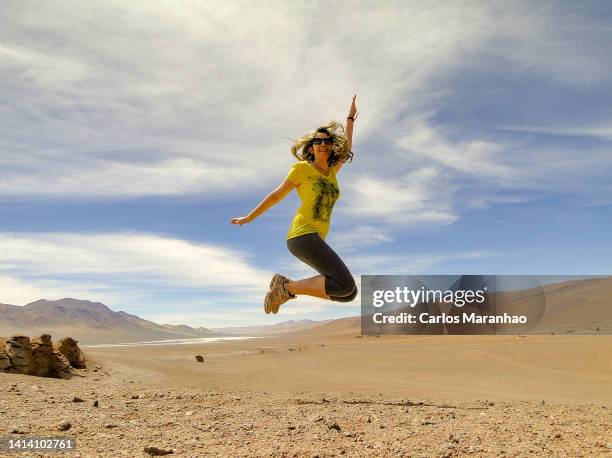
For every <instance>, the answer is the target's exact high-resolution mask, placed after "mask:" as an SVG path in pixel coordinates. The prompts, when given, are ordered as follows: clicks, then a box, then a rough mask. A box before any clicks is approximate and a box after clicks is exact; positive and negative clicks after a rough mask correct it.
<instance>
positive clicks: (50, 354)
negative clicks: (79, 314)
mask: <svg viewBox="0 0 612 458" xmlns="http://www.w3.org/2000/svg"><path fill="white" fill-rule="evenodd" d="M71 359H72V360H73V361H74V362H75V364H76V366H73V365H71ZM85 367H86V366H85V356H84V355H83V353H82V352H81V350H80V348H79V347H78V345H77V341H76V340H74V339H72V338H69V337H68V338H64V339H62V340H60V344H59V345H58V349H57V350H55V349H54V348H53V342H52V341H51V336H50V335H49V334H42V335H40V336H39V337H35V338H34V339H32V340H31V341H30V338H29V337H28V336H24V335H13V336H12V337H11V338H10V339H8V340H7V341H6V342H5V344H4V352H2V349H0V370H2V371H4V372H11V373H17V374H26V375H36V376H39V377H55V378H70V375H71V370H72V369H73V368H79V369H80V368H85Z"/></svg>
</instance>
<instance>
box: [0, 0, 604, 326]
mask: <svg viewBox="0 0 612 458" xmlns="http://www.w3.org/2000/svg"><path fill="white" fill-rule="evenodd" d="M611 43H612V6H611V5H610V3H609V2H607V1H599V2H587V1H583V2H572V1H555V2H551V1H541V2H520V1H513V2H489V1H483V2H479V1H448V2H426V1H416V2H406V1H398V2H391V1H388V2H340V1H338V2H334V1H331V2H329V1H327V2H311V1H308V2H303V3H300V2H282V1H278V2H276V1H271V0H269V1H264V2H259V4H256V3H254V2H250V1H249V2H246V1H245V2H236V1H228V2H221V3H220V2H201V1H183V2H175V1H156V2H148V1H130V2H125V1H111V0H100V1H97V2H78V1H59V0H56V1H53V2H47V1H34V0H26V1H24V0H15V1H11V0H8V1H7V0H5V1H3V2H2V8H1V9H0V97H1V100H2V103H1V104H0V120H1V122H0V302H1V303H9V304H16V305H24V304H26V303H29V302H32V301H34V300H37V299H41V298H46V299H60V298H63V297H75V298H79V299H89V300H96V301H101V302H104V303H105V304H107V305H108V306H109V307H111V308H112V309H114V310H125V311H127V312H129V313H134V314H137V315H139V316H141V317H144V318H146V319H150V320H153V321H156V322H159V323H172V324H189V325H192V326H210V327H214V326H225V325H248V324H264V323H276V322H280V321H284V320H287V319H303V318H309V319H327V318H337V317H342V316H348V315H356V314H358V313H359V304H360V302H359V298H357V299H356V300H355V302H353V303H349V304H346V303H336V302H326V301H323V300H319V299H315V298H307V297H306V298H302V297H300V298H299V299H298V300H295V301H291V302H290V303H289V304H288V305H287V306H286V307H282V308H281V313H279V314H278V315H275V316H267V315H265V313H264V312H263V298H264V295H265V292H266V290H267V286H268V282H269V279H270V277H271V276H272V275H273V274H274V272H280V273H283V274H285V275H287V276H289V277H291V278H295V279H297V278H305V277H309V276H312V275H314V274H315V272H314V271H312V270H311V269H310V268H309V267H307V266H305V265H303V264H302V263H301V262H300V261H298V260H297V259H295V258H293V256H292V255H291V254H290V253H289V252H288V251H287V248H286V245H285V234H286V233H287V230H288V228H289V225H290V223H291V219H292V216H293V213H294V212H295V209H296V208H297V205H298V199H297V196H296V195H295V193H293V194H291V195H290V196H288V197H287V198H286V199H285V200H284V201H282V202H281V203H280V204H278V205H277V206H275V207H273V208H272V209H271V210H269V211H268V212H267V213H265V214H263V215H262V216H260V217H259V218H258V219H257V220H255V221H254V222H252V223H251V224H247V225H244V226H234V225H231V224H230V223H229V220H230V219H231V218H232V217H237V216H244V215H246V214H247V213H248V212H249V211H250V210H251V209H252V208H254V207H255V206H256V205H257V204H258V203H259V201H260V200H261V199H262V198H263V197H265V196H266V195H267V194H268V193H269V192H270V191H271V190H272V189H274V188H275V187H276V186H277V185H278V184H280V183H281V182H282V180H283V178H284V177H285V175H286V173H287V171H288V169H289V168H290V166H291V164H292V163H293V161H294V159H293V157H292V156H291V154H290V152H289V147H290V145H291V142H290V140H288V138H296V137H299V136H301V135H302V134H303V133H305V132H307V131H309V130H312V129H313V128H315V127H317V126H318V125H320V124H323V123H326V122H328V121H330V120H332V119H336V120H340V121H343V120H344V118H345V116H346V113H347V110H348V107H349V104H350V100H351V97H352V95H353V94H355V93H356V94H357V105H358V110H359V117H358V119H357V122H356V124H355V133H354V145H353V150H354V152H355V157H354V161H353V163H351V164H348V165H347V166H345V167H344V168H343V169H342V171H341V172H340V174H339V181H340V186H341V189H342V197H341V199H340V200H339V201H338V203H337V204H336V207H335V210H334V216H333V220H332V226H331V230H330V234H329V235H328V237H327V241H328V242H329V243H330V245H331V246H332V247H333V248H334V249H335V250H336V251H337V252H338V254H340V256H341V257H342V258H343V259H344V260H345V262H346V264H347V265H348V266H349V268H350V269H351V271H352V272H353V274H354V275H355V277H356V278H357V279H358V278H359V276H360V275H362V274H413V273H420V274H549V275H553V274H554V275H562V274H573V275H583V274H609V273H610V272H611V270H612V269H611V267H612V261H611V260H612V244H611V242H612V236H611V235H610V234H611V231H610V226H611V225H612V211H611V210H612V180H611V178H612V148H611V145H612V114H611V111H610V106H612V79H611V78H610V74H612V59H610V45H611Z"/></svg>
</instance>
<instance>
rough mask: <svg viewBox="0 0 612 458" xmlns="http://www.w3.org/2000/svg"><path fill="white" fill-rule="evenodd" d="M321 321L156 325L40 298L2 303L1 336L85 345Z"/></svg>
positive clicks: (281, 328) (101, 308)
mask: <svg viewBox="0 0 612 458" xmlns="http://www.w3.org/2000/svg"><path fill="white" fill-rule="evenodd" d="M316 324H319V322H316V321H311V320H302V321H299V322H296V321H288V322H284V323H279V324H276V325H271V326H249V327H246V328H237V327H234V328H220V329H207V328H204V327H198V328H192V327H191V326H187V325H171V324H157V323H153V322H152V321H147V320H145V319H143V318H140V317H138V316H136V315H131V314H129V313H126V312H123V311H119V312H115V311H113V310H111V309H110V308H109V307H107V306H106V305H104V304H102V303H101V302H91V301H86V300H79V299H71V298H65V299H60V300H57V301H48V300H45V299H41V300H38V301H35V302H31V303H29V304H27V305H24V306H18V305H9V304H0V336H5V337H8V336H11V335H13V334H25V335H28V336H30V337H32V336H36V335H40V334H43V333H46V334H51V335H52V336H53V338H54V339H59V338H62V337H68V336H69V337H72V338H74V339H76V340H78V341H79V343H80V344H82V345H88V344H96V343H119V342H139V341H150V340H166V339H188V338H203V337H221V336H232V335H233V336H240V335H255V334H257V335H264V334H276V333H279V332H286V331H290V330H295V329H298V328H299V329H302V328H304V327H308V326H312V325H316Z"/></svg>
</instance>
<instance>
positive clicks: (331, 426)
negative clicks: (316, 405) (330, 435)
mask: <svg viewBox="0 0 612 458" xmlns="http://www.w3.org/2000/svg"><path fill="white" fill-rule="evenodd" d="M325 424H326V425H327V427H328V428H329V429H335V430H336V431H340V429H341V428H340V425H339V424H338V423H337V422H336V421H335V420H328V421H326V422H325Z"/></svg>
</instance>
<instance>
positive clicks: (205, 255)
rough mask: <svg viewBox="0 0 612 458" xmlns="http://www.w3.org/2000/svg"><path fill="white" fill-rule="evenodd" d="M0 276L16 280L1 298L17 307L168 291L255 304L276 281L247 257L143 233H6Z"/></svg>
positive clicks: (2, 236)
mask: <svg viewBox="0 0 612 458" xmlns="http://www.w3.org/2000/svg"><path fill="white" fill-rule="evenodd" d="M0 274H2V275H3V277H4V278H5V279H6V278H7V277H8V278H9V279H12V280H10V281H9V280H6V283H5V284H4V286H5V288H3V293H2V294H3V295H4V294H6V295H7V296H8V298H9V299H10V300H12V301H13V302H15V303H17V304H25V303H27V302H31V301H33V300H36V299H41V298H43V297H45V298H49V297H55V298H58V295H61V296H62V297H66V296H72V297H75V296H76V297H79V298H88V299H89V298H91V297H98V298H101V299H100V300H102V299H104V301H107V302H115V301H118V300H124V301H130V300H134V299H135V297H138V298H141V299H142V298H146V297H147V296H149V295H150V294H151V293H153V292H154V291H157V292H158V293H159V291H161V290H163V289H164V288H168V289H171V290H172V291H174V293H175V294H180V293H181V292H184V291H182V289H189V288H196V289H201V290H206V291H208V292H209V294H211V295H212V297H215V294H217V295H219V297H220V298H223V296H225V295H227V294H228V293H231V295H230V296H231V299H232V300H234V301H238V302H239V301H241V300H251V301H252V300H253V299H254V298H256V297H257V298H259V296H260V295H261V291H262V290H264V291H265V287H262V285H267V283H268V281H269V278H270V277H271V276H272V273H271V272H267V271H265V270H262V269H259V268H255V267H253V266H251V265H250V264H249V256H248V255H245V254H244V253H242V252H238V251H236V250H231V249H227V248H224V247H219V246H214V245H207V244H202V243H193V242H188V241H185V240H179V239H173V238H170V237H164V236H159V235H154V234H144V233H111V234H74V233H38V234H33V233H32V234H25V233H19V234H7V233H3V234H0ZM23 285H26V287H25V288H24V287H23ZM1 300H3V301H8V299H7V297H2V299H1Z"/></svg>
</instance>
